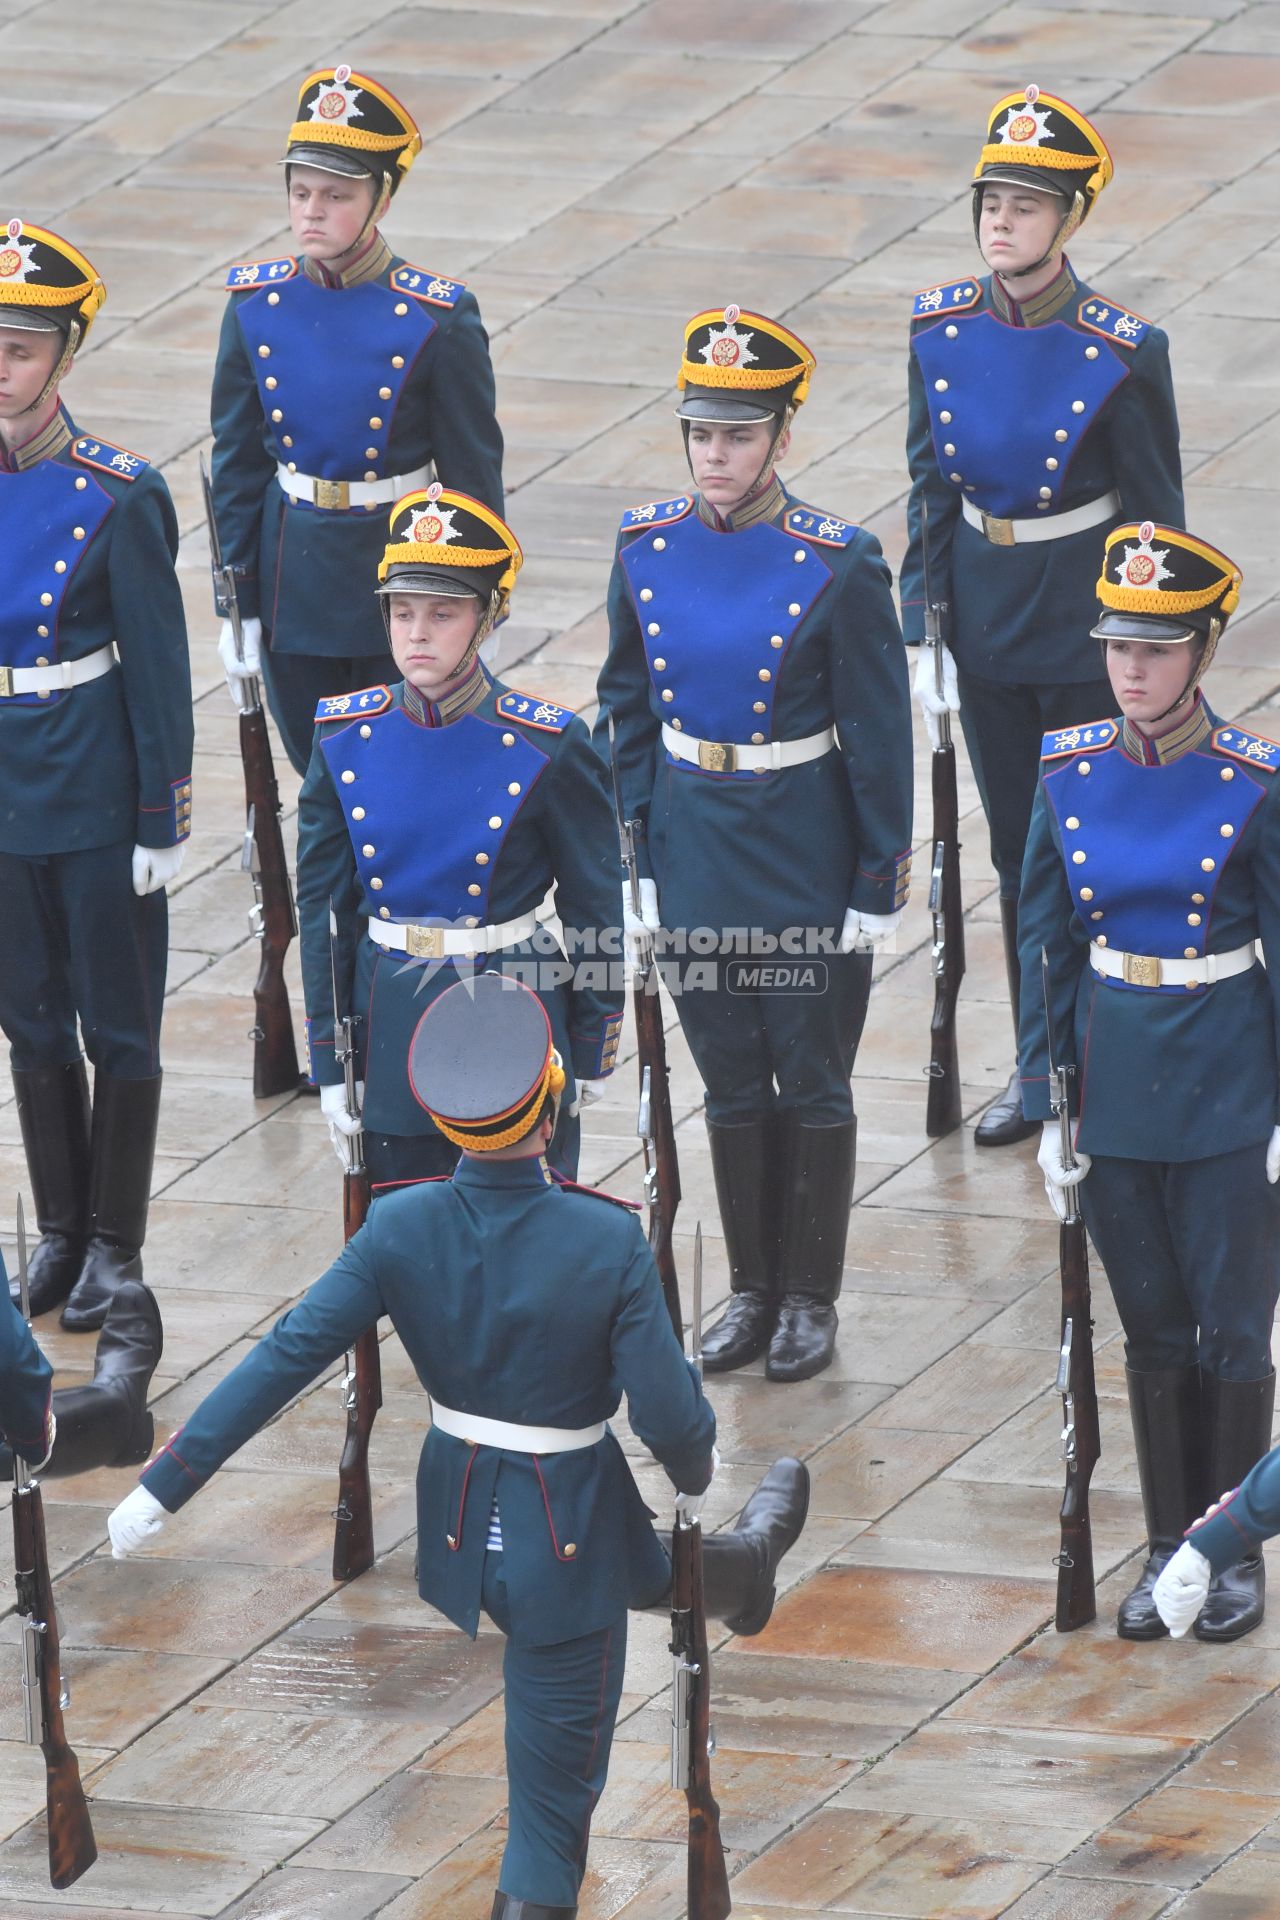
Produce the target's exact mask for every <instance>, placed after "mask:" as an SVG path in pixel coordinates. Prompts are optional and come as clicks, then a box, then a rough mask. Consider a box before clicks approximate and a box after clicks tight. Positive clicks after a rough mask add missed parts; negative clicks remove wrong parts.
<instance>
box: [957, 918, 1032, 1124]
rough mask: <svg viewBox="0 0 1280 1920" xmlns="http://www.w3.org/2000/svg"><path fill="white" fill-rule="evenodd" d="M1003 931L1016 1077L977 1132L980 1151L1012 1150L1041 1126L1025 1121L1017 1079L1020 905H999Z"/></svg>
mask: <svg viewBox="0 0 1280 1920" xmlns="http://www.w3.org/2000/svg"><path fill="white" fill-rule="evenodd" d="M1000 931H1001V933H1002V934H1003V936H1004V970H1005V974H1006V976H1007V978H1008V981H1009V1004H1010V1006H1011V1007H1012V1008H1013V1051H1014V1066H1013V1074H1012V1077H1011V1078H1010V1081H1009V1084H1008V1086H1007V1087H1006V1088H1005V1090H1004V1092H1003V1093H1002V1094H1001V1095H1000V1097H999V1099H998V1100H993V1101H992V1103H991V1105H990V1106H989V1107H988V1108H987V1110H986V1112H985V1113H984V1114H983V1116H982V1118H981V1120H979V1122H978V1124H977V1126H976V1127H975V1129H974V1134H973V1137H974V1140H975V1141H976V1143H977V1145H978V1146H980V1147H1011V1146H1013V1145H1015V1144H1016V1142H1017V1141H1019V1140H1028V1139H1030V1137H1031V1135H1032V1134H1033V1133H1034V1132H1035V1130H1036V1128H1037V1127H1038V1126H1039V1124H1040V1122H1039V1121H1038V1120H1026V1119H1024V1118H1023V1113H1022V1088H1021V1083H1020V1081H1019V1079H1018V1063H1017V1052H1018V1000H1019V996H1020V994H1021V990H1022V967H1021V964H1020V962H1019V960H1018V903H1017V901H1016V900H1002V901H1001V902H1000Z"/></svg>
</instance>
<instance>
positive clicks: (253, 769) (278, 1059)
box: [200, 454, 298, 1100]
mask: <svg viewBox="0 0 1280 1920" xmlns="http://www.w3.org/2000/svg"><path fill="white" fill-rule="evenodd" d="M200 486H201V488H202V490H203V493H204V512H205V519H206V521H207V522H208V526H209V559H210V566H211V570H212V573H213V591H214V597H215V600H216V602H217V608H218V612H219V613H220V614H221V615H222V616H223V617H224V618H225V619H227V620H229V621H230V622H231V631H232V634H233V636H234V638H235V647H236V658H237V659H238V660H240V661H243V659H244V632H243V625H242V621H241V617H240V602H239V598H238V595H237V592H236V577H235V570H234V569H233V568H232V567H229V566H227V565H225V564H224V562H223V558H222V542H221V541H220V539H219V538H218V523H217V520H216V518H215V516H214V511H213V489H212V487H211V486H210V484H209V475H208V472H207V470H206V468H205V464H204V456H203V454H202V455H201V457H200ZM237 684H238V685H239V687H240V688H241V693H240V702H241V705H240V758H241V761H242V762H243V764H244V799H245V830H244V847H243V851H242V853H241V856H240V865H241V868H242V869H243V871H244V872H245V873H247V874H248V876H249V879H250V882H251V884H252V886H253V905H252V906H251V907H250V909H249V931H250V932H251V933H252V934H253V935H254V937H255V938H256V939H257V940H258V941H260V942H261V946H262V958H261V961H260V964H259V967H258V978H257V980H256V982H255V984H254V989H253V1003H254V1023H253V1026H252V1027H251V1029H250V1035H249V1037H250V1038H251V1040H252V1041H253V1097H254V1099H255V1100H265V1099H267V1098H269V1097H270V1096H271V1095H272V1094H276V1093H290V1092H292V1091H293V1090H294V1089H295V1088H296V1087H297V1085H298V1049H297V1046H296V1044H295V1042H294V1038H293V1012H292V1010H291V1008H290V1006H289V995H288V993H287V991H286V989H285V984H284V957H285V954H286V953H287V952H288V950H289V942H290V941H291V940H292V939H293V937H294V935H295V934H296V933H297V931H298V918H297V914H296V913H295V911H294V905H293V890H292V888H291V887H290V884H289V865H288V862H287V860H286V859H285V851H284V835H283V834H282V833H281V831H280V789H279V787H278V786H277V784H276V772H275V766H274V764H273V762H272V758H271V741H270V738H269V737H268V734H267V716H266V714H265V712H264V711H263V706H262V695H261V693H260V692H259V689H258V682H257V679H256V678H254V677H252V676H251V677H249V678H247V679H242V680H240V681H238V683H237Z"/></svg>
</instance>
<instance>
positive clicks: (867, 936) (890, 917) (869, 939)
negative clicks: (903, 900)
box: [840, 907, 902, 953]
mask: <svg viewBox="0 0 1280 1920" xmlns="http://www.w3.org/2000/svg"><path fill="white" fill-rule="evenodd" d="M901 920H902V912H901V909H899V911H898V912H897V913H860V912H859V911H858V909H857V908H856V907H850V908H849V910H848V912H847V913H846V914H845V916H844V926H843V927H842V928H841V931H840V951H841V953H887V952H889V951H890V949H891V948H892V946H893V939H894V935H895V934H896V933H897V931H898V927H899V924H900V923H901Z"/></svg>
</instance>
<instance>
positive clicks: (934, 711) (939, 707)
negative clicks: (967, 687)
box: [912, 647, 960, 747]
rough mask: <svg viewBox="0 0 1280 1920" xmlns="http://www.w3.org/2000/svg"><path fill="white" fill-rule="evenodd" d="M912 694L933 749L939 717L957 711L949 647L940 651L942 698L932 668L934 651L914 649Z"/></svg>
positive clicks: (938, 738) (956, 684)
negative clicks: (914, 676) (914, 672)
mask: <svg viewBox="0 0 1280 1920" xmlns="http://www.w3.org/2000/svg"><path fill="white" fill-rule="evenodd" d="M912 691H913V692H914V694H915V697H916V705H917V706H918V707H919V709H920V711H921V713H922V714H923V715H924V724H925V729H926V731H927V733H928V735H929V744H930V746H934V747H936V746H937V745H938V744H939V743H940V741H941V738H942V735H941V732H940V730H939V727H938V715H939V714H940V713H959V711H960V683H959V681H958V679H957V678H956V662H955V655H954V654H953V653H952V651H951V649H950V647H943V649H942V692H941V694H939V692H938V675H937V670H936V669H935V667H934V664H933V648H932V647H918V648H917V649H916V678H915V685H914V687H913V689H912Z"/></svg>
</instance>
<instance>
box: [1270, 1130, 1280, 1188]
mask: <svg viewBox="0 0 1280 1920" xmlns="http://www.w3.org/2000/svg"><path fill="white" fill-rule="evenodd" d="M1267 1179H1268V1180H1269V1181H1270V1182H1271V1184H1272V1186H1273V1187H1274V1185H1275V1183H1276V1181H1277V1180H1280V1127H1272V1129H1271V1138H1270V1139H1269V1140H1268V1142H1267Z"/></svg>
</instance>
